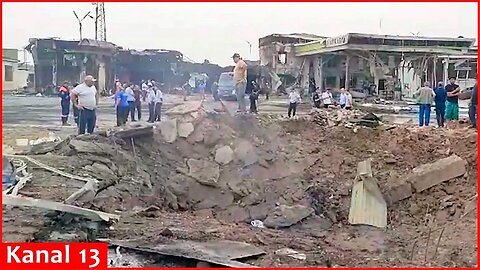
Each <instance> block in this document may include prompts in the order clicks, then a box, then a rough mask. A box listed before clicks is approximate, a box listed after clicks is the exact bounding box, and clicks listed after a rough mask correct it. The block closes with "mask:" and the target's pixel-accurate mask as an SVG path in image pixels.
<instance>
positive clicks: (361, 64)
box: [294, 33, 476, 99]
mask: <svg viewBox="0 0 480 270" xmlns="http://www.w3.org/2000/svg"><path fill="white" fill-rule="evenodd" d="M474 43H475V39H472V38H463V37H459V38H443V37H418V36H393V35H372V34H359V33H349V34H346V35H341V36H337V37H332V38H324V39H320V40H316V41H311V42H308V43H303V44H296V45H295V46H294V47H295V48H294V50H295V56H296V57H301V58H303V61H302V63H301V64H299V66H301V68H302V72H301V73H302V78H301V81H302V86H303V87H304V88H306V87H308V85H309V83H310V82H311V81H314V82H315V85H316V87H319V88H320V89H324V88H332V89H340V88H341V87H346V88H349V89H352V90H354V91H358V92H362V93H364V94H365V95H370V94H371V95H378V96H380V97H383V98H386V99H401V98H402V96H411V95H412V94H413V93H414V92H416V90H417V89H418V88H419V87H420V86H421V84H422V83H423V82H425V81H430V82H432V83H433V84H436V83H437V82H439V81H442V80H445V78H447V77H448V76H452V75H454V73H455V71H454V70H452V67H450V66H449V61H448V60H447V61H445V59H448V58H449V57H451V58H454V57H461V56H462V55H466V54H468V53H469V52H470V51H471V48H472V46H473V44H474ZM450 63H451V62H450ZM474 73H475V75H473V72H472V73H470V75H471V76H475V77H476V68H475V71H474Z"/></svg>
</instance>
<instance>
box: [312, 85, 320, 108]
mask: <svg viewBox="0 0 480 270" xmlns="http://www.w3.org/2000/svg"><path fill="white" fill-rule="evenodd" d="M312 98H313V106H315V108H320V105H321V99H320V94H319V90H318V88H317V89H315V92H314V93H313V97H312Z"/></svg>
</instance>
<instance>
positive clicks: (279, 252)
mask: <svg viewBox="0 0 480 270" xmlns="http://www.w3.org/2000/svg"><path fill="white" fill-rule="evenodd" d="M275 255H279V256H288V257H292V258H294V259H297V260H301V261H304V260H306V259H307V255H305V254H304V253H300V252H298V251H296V250H293V249H291V248H281V249H279V250H277V251H275Z"/></svg>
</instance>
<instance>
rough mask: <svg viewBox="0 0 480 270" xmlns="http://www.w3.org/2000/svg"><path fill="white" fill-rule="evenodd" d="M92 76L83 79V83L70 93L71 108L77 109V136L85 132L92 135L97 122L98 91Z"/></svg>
mask: <svg viewBox="0 0 480 270" xmlns="http://www.w3.org/2000/svg"><path fill="white" fill-rule="evenodd" d="M95 81H96V79H95V78H93V76H92V75H88V76H86V77H85V79H84V82H83V83H82V84H80V85H78V86H77V87H75V88H74V89H73V90H72V92H71V93H70V98H71V100H72V102H73V106H74V107H75V108H77V109H78V111H79V115H78V118H79V119H78V134H85V130H86V131H87V132H88V133H90V134H92V133H93V130H94V129H95V124H96V121H97V112H96V109H97V106H98V100H99V96H98V91H97V88H96V87H95V85H93V83H94V82H95Z"/></svg>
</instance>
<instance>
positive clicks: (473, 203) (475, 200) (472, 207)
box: [461, 194, 478, 218]
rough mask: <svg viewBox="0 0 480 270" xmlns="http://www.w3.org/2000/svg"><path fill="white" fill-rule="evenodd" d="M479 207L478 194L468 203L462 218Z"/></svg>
mask: <svg viewBox="0 0 480 270" xmlns="http://www.w3.org/2000/svg"><path fill="white" fill-rule="evenodd" d="M477 205H478V194H475V196H473V198H471V199H470V200H468V202H467V203H466V205H465V210H464V213H463V215H462V217H461V218H464V217H466V216H467V215H468V214H470V213H471V212H472V211H473V210H475V209H477Z"/></svg>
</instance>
